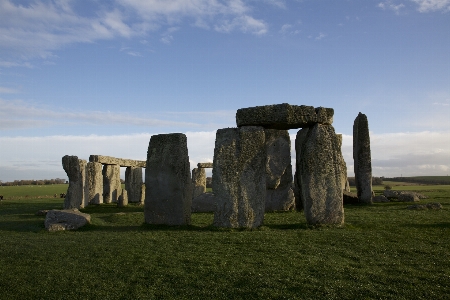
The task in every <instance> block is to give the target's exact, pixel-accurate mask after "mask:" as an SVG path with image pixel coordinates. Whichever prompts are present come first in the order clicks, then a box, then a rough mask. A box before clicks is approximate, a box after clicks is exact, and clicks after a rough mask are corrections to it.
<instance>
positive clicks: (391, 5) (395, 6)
mask: <svg viewBox="0 0 450 300" xmlns="http://www.w3.org/2000/svg"><path fill="white" fill-rule="evenodd" d="M377 6H378V7H379V8H381V9H383V10H392V11H394V12H395V13H396V14H397V15H398V14H400V11H401V9H403V8H404V7H405V5H404V4H403V3H400V4H394V3H392V1H391V0H388V1H385V2H380V3H378V5H377Z"/></svg>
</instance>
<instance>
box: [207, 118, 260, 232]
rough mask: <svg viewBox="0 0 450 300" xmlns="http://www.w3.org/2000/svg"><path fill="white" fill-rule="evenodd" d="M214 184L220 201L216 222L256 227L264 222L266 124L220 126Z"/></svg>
mask: <svg viewBox="0 0 450 300" xmlns="http://www.w3.org/2000/svg"><path fill="white" fill-rule="evenodd" d="M212 186H213V191H214V194H215V197H216V204H217V205H216V211H215V213H214V225H215V226H218V227H231V228H239V227H244V228H256V227H259V226H261V225H262V224H263V221H264V208H265V199H266V147H265V133H264V128H263V127H259V126H242V127H241V128H226V129H219V130H217V133H216V143H215V148H214V162H213V173H212Z"/></svg>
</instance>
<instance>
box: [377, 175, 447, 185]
mask: <svg viewBox="0 0 450 300" xmlns="http://www.w3.org/2000/svg"><path fill="white" fill-rule="evenodd" d="M383 181H394V182H409V183H417V184H447V185H450V176H413V177H394V178H385V180H383Z"/></svg>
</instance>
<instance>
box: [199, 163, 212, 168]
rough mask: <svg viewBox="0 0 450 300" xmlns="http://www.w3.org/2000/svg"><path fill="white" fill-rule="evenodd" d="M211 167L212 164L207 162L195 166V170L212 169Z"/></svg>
mask: <svg viewBox="0 0 450 300" xmlns="http://www.w3.org/2000/svg"><path fill="white" fill-rule="evenodd" d="M212 167H213V163H210V162H207V163H198V164H197V168H206V169H208V168H212Z"/></svg>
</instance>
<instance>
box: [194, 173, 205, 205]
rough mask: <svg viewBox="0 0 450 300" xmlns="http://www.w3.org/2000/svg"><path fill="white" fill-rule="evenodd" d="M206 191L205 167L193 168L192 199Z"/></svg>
mask: <svg viewBox="0 0 450 300" xmlns="http://www.w3.org/2000/svg"><path fill="white" fill-rule="evenodd" d="M204 192H206V172H205V169H204V168H195V169H192V199H194V198H195V197H198V196H199V195H201V194H203V193H204Z"/></svg>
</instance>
